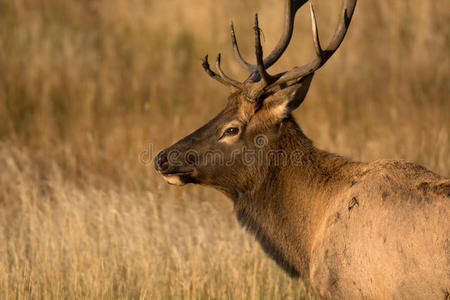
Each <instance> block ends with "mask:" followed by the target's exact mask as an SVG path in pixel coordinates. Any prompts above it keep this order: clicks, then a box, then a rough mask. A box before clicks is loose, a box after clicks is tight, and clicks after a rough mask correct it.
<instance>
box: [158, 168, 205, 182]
mask: <svg viewBox="0 0 450 300" xmlns="http://www.w3.org/2000/svg"><path fill="white" fill-rule="evenodd" d="M160 173H161V175H162V176H163V178H164V180H165V181H166V182H167V183H168V184H171V185H178V186H181V185H185V184H187V183H193V182H195V179H194V175H195V173H196V172H195V170H194V169H186V170H171V171H169V170H168V171H163V172H160Z"/></svg>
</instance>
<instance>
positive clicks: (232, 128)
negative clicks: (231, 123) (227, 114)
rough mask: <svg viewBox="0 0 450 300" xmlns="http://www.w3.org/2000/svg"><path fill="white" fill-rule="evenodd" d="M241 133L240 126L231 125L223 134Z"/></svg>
mask: <svg viewBox="0 0 450 300" xmlns="http://www.w3.org/2000/svg"><path fill="white" fill-rule="evenodd" d="M238 133H239V128H237V127H230V128H227V130H225V132H224V133H223V136H233V135H236V134H238Z"/></svg>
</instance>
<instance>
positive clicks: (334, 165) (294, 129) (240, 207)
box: [229, 117, 358, 278]
mask: <svg viewBox="0 0 450 300" xmlns="http://www.w3.org/2000/svg"><path fill="white" fill-rule="evenodd" d="M274 147H278V149H282V150H283V151H285V153H287V154H290V153H292V152H294V151H297V152H298V153H300V155H299V156H297V158H296V161H295V163H294V162H293V161H292V160H290V163H289V164H288V165H284V166H283V165H274V164H269V165H268V166H264V167H263V169H261V168H260V169H259V170H258V172H257V174H254V176H252V181H251V185H248V186H249V188H247V189H246V190H242V191H238V192H233V193H230V194H229V195H230V196H231V198H232V200H233V201H234V207H235V211H236V214H237V218H238V220H239V222H240V223H241V225H242V226H244V227H245V228H246V229H247V230H248V231H250V232H251V233H253V234H254V235H255V237H256V239H257V240H258V241H259V242H260V244H261V246H262V248H263V249H264V251H265V252H266V253H267V254H268V255H270V256H271V257H272V258H273V259H274V260H275V261H276V262H277V263H278V264H279V265H280V267H282V268H283V269H284V270H285V271H286V272H287V273H288V274H289V275H291V276H292V277H300V276H301V277H304V278H307V277H308V276H309V260H310V251H311V244H312V236H314V232H315V231H316V230H317V227H318V226H319V224H320V222H321V220H322V219H323V217H324V216H323V212H324V211H325V207H327V206H328V205H329V204H330V201H332V200H331V199H333V198H334V197H333V195H335V194H336V193H338V192H339V189H342V186H343V185H342V182H345V181H350V180H351V179H350V178H349V176H348V174H350V172H349V169H350V168H351V167H352V166H354V165H355V164H358V163H354V162H351V161H349V160H348V159H346V158H343V157H341V156H338V155H334V154H330V153H327V152H325V151H322V150H319V149H317V148H315V147H314V146H313V143H312V142H311V140H310V139H308V138H307V137H306V136H305V135H304V134H303V132H302V130H301V129H300V127H299V126H298V124H297V123H296V122H295V120H294V118H293V117H288V118H287V119H286V120H284V121H283V122H282V123H281V124H280V128H279V137H278V139H277V141H276V142H275V143H274V145H271V148H272V149H273V148H274Z"/></svg>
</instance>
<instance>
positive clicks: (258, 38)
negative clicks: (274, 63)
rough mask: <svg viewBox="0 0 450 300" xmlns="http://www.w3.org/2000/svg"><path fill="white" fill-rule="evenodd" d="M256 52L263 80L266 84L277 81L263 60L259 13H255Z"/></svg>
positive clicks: (257, 64) (257, 67)
mask: <svg viewBox="0 0 450 300" xmlns="http://www.w3.org/2000/svg"><path fill="white" fill-rule="evenodd" d="M254 30H255V54H256V69H257V70H258V73H259V76H260V77H261V80H263V81H264V84H265V85H266V86H267V85H269V84H271V83H273V82H275V80H276V79H274V78H273V77H272V76H270V75H269V73H267V71H266V68H265V66H264V62H263V50H262V46H261V29H260V28H259V25H258V14H255V27H254Z"/></svg>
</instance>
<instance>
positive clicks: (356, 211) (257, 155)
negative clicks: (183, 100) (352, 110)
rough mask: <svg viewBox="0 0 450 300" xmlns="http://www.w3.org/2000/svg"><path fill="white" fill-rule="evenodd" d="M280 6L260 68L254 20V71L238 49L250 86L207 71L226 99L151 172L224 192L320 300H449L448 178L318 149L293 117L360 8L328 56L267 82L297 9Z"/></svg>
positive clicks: (350, 5)
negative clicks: (279, 24)
mask: <svg viewBox="0 0 450 300" xmlns="http://www.w3.org/2000/svg"><path fill="white" fill-rule="evenodd" d="M305 2H306V0H297V1H294V0H292V1H288V0H287V1H286V17H285V23H284V32H283V34H282V37H281V39H280V41H279V42H278V44H277V45H276V47H275V49H274V50H273V51H272V52H271V53H270V54H269V55H268V56H267V57H266V58H265V59H264V58H263V53H262V47H261V43H260V29H259V26H258V18H257V16H256V18H255V27H254V29H255V53H256V62H257V63H256V65H251V64H249V63H248V62H246V61H245V60H244V59H243V58H242V57H241V55H240V53H239V48H238V45H237V42H236V37H235V32H234V29H233V27H232V30H231V33H232V41H233V48H234V51H235V54H236V57H237V58H238V60H239V62H240V63H241V64H242V65H243V66H244V67H245V68H247V69H248V70H249V72H250V76H249V78H248V79H247V80H246V81H245V82H243V83H242V82H238V81H236V80H234V79H231V78H230V77H228V76H227V75H226V74H225V73H224V72H223V70H222V69H221V67H220V55H219V56H218V58H217V63H216V69H217V72H218V73H215V72H214V71H213V70H211V68H210V66H209V64H208V60H207V57H206V58H205V60H204V62H203V67H204V68H205V70H206V71H207V73H208V74H209V75H210V76H211V77H213V78H214V79H216V80H218V81H220V82H221V83H223V84H225V85H227V86H229V87H230V88H231V89H232V93H231V95H230V96H229V98H228V103H227V105H226V106H225V108H224V109H223V110H222V111H221V112H220V113H219V114H218V115H217V116H216V117H215V118H214V119H212V120H211V121H210V122H208V123H207V124H206V125H204V126H203V127H201V128H200V129H198V130H197V131H195V132H194V133H192V134H191V135H189V136H187V137H185V138H183V139H182V140H180V141H179V142H177V143H176V144H174V145H173V146H171V147H169V148H167V149H165V150H163V151H162V152H160V153H159V154H158V156H157V157H156V158H155V168H156V169H157V171H159V172H160V173H161V174H162V175H163V177H164V179H165V180H166V181H167V182H169V183H171V184H176V185H183V184H187V183H197V184H203V185H207V186H212V187H214V188H216V189H218V190H220V191H222V192H223V193H225V194H226V195H227V196H228V197H229V198H231V200H232V201H233V203H234V208H235V211H236V215H237V218H238V220H239V222H240V223H241V224H242V225H243V226H244V227H246V228H247V229H248V230H249V231H250V232H251V233H253V234H254V235H255V237H256V239H257V240H258V241H259V243H260V244H261V246H262V248H263V249H264V250H265V252H266V253H267V254H268V255H269V256H270V257H271V258H273V259H274V260H275V261H276V262H277V263H278V265H279V266H280V267H281V268H283V269H284V270H285V271H286V272H287V273H288V274H290V275H291V276H292V277H302V278H307V279H309V281H310V283H311V285H312V287H313V288H314V289H315V291H316V292H317V293H318V295H319V296H320V297H322V298H333V299H392V298H394V299H445V298H446V297H447V298H448V296H449V292H450V240H449V238H450V237H449V234H450V180H448V179H445V178H443V177H441V176H439V175H437V174H435V173H433V172H431V171H429V170H427V169H425V168H423V167H421V166H419V165H416V164H413V163H409V162H405V161H398V160H381V161H375V162H371V163H363V162H354V161H351V160H349V159H347V158H344V157H341V156H338V155H334V154H330V153H327V152H325V151H322V150H319V149H317V148H316V147H314V145H313V143H312V142H311V140H309V139H308V138H307V137H306V136H305V135H304V134H303V132H302V130H301V129H300V127H299V126H298V124H297V123H296V121H295V120H294V118H293V117H292V115H291V113H292V111H293V110H294V109H296V108H297V107H298V106H299V105H300V104H301V103H302V101H303V100H304V98H305V96H306V94H307V91H308V88H309V86H310V83H311V80H312V78H313V74H314V72H315V71H316V70H317V69H318V68H320V67H321V66H322V65H323V64H324V63H325V62H326V61H327V59H328V58H330V57H331V55H332V54H333V53H334V52H335V51H336V49H337V48H338V47H339V45H340V43H341V42H342V40H343V38H344V36H345V34H346V31H347V28H348V26H349V24H350V20H351V17H352V15H353V11H354V8H355V5H356V0H343V5H342V10H341V12H340V16H339V22H338V25H337V29H336V32H335V34H334V36H333V37H332V39H331V41H330V43H329V44H328V46H327V48H325V49H323V48H322V47H321V45H320V42H319V37H318V33H317V26H316V21H315V16H314V11H313V9H312V6H311V14H312V21H313V22H312V24H313V26H312V28H313V39H314V45H315V49H316V57H315V58H314V59H313V60H312V61H311V62H310V63H308V64H306V65H304V66H300V67H295V68H293V69H292V70H290V71H287V72H284V73H281V74H278V75H274V76H273V75H270V74H269V73H268V72H267V68H269V67H270V66H271V65H273V64H274V63H275V62H276V61H277V60H278V59H279V57H280V56H281V55H282V54H283V52H284V51H285V49H286V48H287V46H288V44H289V41H290V39H291V36H292V31H293V21H294V17H295V14H296V11H297V10H298V9H299V8H300V7H301V6H302V5H303V4H304V3H305Z"/></svg>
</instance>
